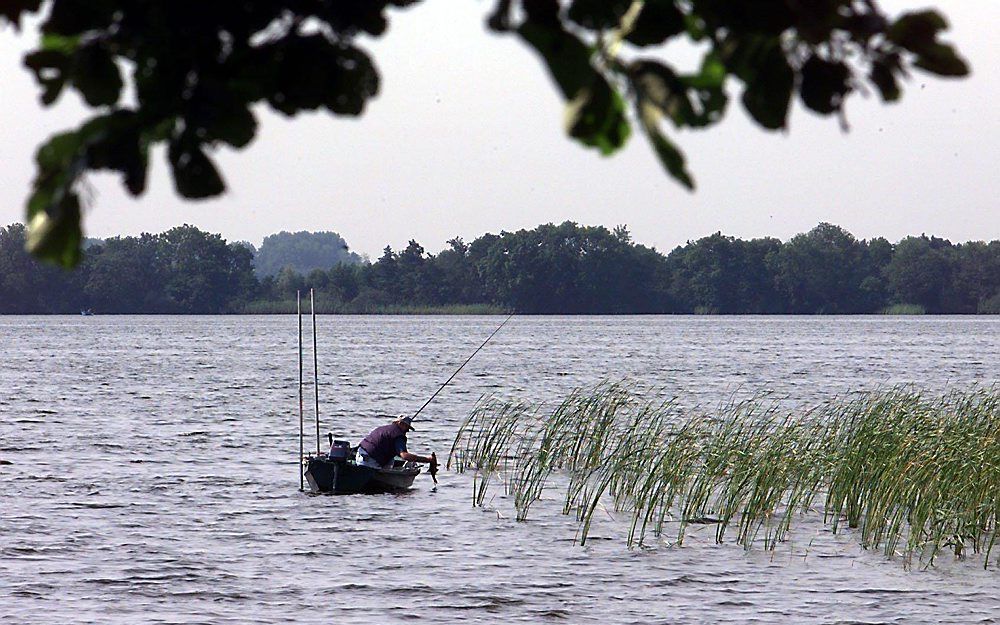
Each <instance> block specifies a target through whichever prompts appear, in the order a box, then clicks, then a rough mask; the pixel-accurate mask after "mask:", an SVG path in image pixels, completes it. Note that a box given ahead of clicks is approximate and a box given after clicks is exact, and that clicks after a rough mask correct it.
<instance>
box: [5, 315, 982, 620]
mask: <svg viewBox="0 0 1000 625" xmlns="http://www.w3.org/2000/svg"><path fill="white" fill-rule="evenodd" d="M500 321H501V318H495V317H321V318H320V328H319V329H320V337H319V343H320V358H319V361H320V362H319V364H320V398H321V405H320V411H321V420H322V432H323V435H324V438H325V433H326V432H327V431H331V430H332V431H334V432H336V433H337V434H338V435H339V436H344V437H347V438H350V439H352V440H353V441H354V442H356V441H357V440H358V439H359V438H360V437H361V436H363V435H364V434H365V433H366V432H367V431H368V430H369V429H371V428H372V427H375V426H376V425H380V424H382V423H384V422H385V421H386V419H387V417H385V416H381V415H392V414H398V413H403V412H412V411H413V410H415V409H416V408H417V407H418V406H419V405H420V404H421V403H422V402H423V400H424V399H425V398H426V397H427V396H429V395H430V394H431V393H432V392H433V391H434V389H435V388H436V386H437V384H439V383H440V382H441V381H443V380H444V379H446V378H447V377H448V375H449V374H450V373H451V371H452V370H453V369H454V368H455V367H456V366H458V364H460V363H461V362H462V360H464V359H465V357H466V356H467V355H468V354H469V353H471V351H472V350H473V349H475V347H477V346H478V345H479V343H480V342H481V341H482V340H483V338H485V336H487V335H488V334H489V333H490V332H491V331H492V330H493V328H495V327H496V326H497V325H498V324H499V322H500ZM307 330H308V325H307ZM295 332H296V322H295V319H294V318H293V317H101V316H96V317H0V460H5V461H8V462H10V463H11V464H9V465H0V622H2V623H29V622H31V623H34V622H39V621H44V622H57V623H98V622H99V623H123V624H124V623H129V624H132V623H137V622H145V623H285V622H297V623H332V622H338V623H371V622H373V621H382V622H405V621H408V620H414V621H415V620H417V619H420V620H422V621H423V622H429V623H448V624H451V623H459V622H482V621H484V620H487V619H489V620H495V621H497V622H550V621H551V622H565V623H643V624H646V623H674V624H684V623H692V624H693V623H717V622H718V623H994V622H998V620H1000V577H998V576H1000V573H998V572H997V571H996V570H995V569H992V570H990V571H983V570H982V569H981V568H977V567H976V566H974V565H972V566H970V565H969V564H968V563H954V562H951V561H949V560H948V559H947V558H944V559H943V560H942V561H941V563H940V565H939V566H938V567H937V568H935V569H933V570H929V571H921V570H916V571H912V570H911V571H908V570H904V568H903V567H902V565H901V564H900V563H899V562H898V561H892V560H887V559H886V558H884V557H883V556H882V555H881V554H880V553H869V552H864V551H862V550H861V549H860V548H859V547H858V546H857V544H856V542H855V540H854V539H853V538H852V537H851V536H850V535H849V534H846V535H836V536H835V535H833V534H831V533H830V532H829V530H828V529H827V528H825V527H824V526H823V524H822V523H821V519H819V518H818V517H815V518H813V517H807V518H804V519H802V520H801V521H800V522H799V524H798V525H797V529H795V530H794V531H793V533H792V540H791V541H790V542H789V543H788V544H785V545H782V546H780V547H779V548H778V550H777V551H776V552H775V553H773V554H772V553H767V552H764V551H763V550H761V549H757V550H752V551H750V552H749V553H744V551H743V549H742V548H741V547H739V546H735V545H731V544H727V545H721V546H719V545H715V544H714V528H713V527H712V526H704V527H701V528H692V530H691V531H690V532H691V533H690V534H689V537H688V540H687V541H686V543H685V545H684V546H683V547H681V548H678V547H675V546H671V545H670V544H669V541H663V542H661V543H660V544H657V545H655V546H654V548H651V549H642V550H629V549H628V548H626V546H625V540H624V537H625V525H624V522H623V521H622V520H621V519H617V520H616V519H614V518H612V516H611V515H610V514H609V515H605V516H603V517H602V518H601V520H600V522H599V524H598V525H597V527H596V528H595V530H594V537H593V538H594V539H593V540H591V542H589V543H588V545H587V546H586V547H583V548H581V547H579V546H578V545H576V544H575V543H574V540H573V539H574V534H575V524H574V522H573V520H572V519H567V518H565V517H562V516H560V515H559V514H558V513H557V511H556V509H557V507H558V502H557V501H545V502H542V503H541V505H539V506H538V507H537V508H533V513H532V518H531V519H530V520H529V521H528V522H526V523H517V522H515V521H514V520H513V519H512V516H513V515H512V511H511V508H510V505H509V503H508V502H507V501H505V500H504V497H503V493H502V492H497V493H496V496H495V498H494V499H492V500H491V501H490V502H489V505H488V506H487V508H486V509H476V508H473V507H472V506H471V505H470V504H471V484H470V482H471V477H470V476H467V475H454V474H443V475H442V476H440V479H441V484H440V485H439V486H438V487H437V488H432V484H431V483H430V482H429V480H425V479H424V477H421V478H418V480H417V484H416V486H417V487H416V488H415V489H413V490H412V491H410V492H408V493H405V494H402V495H385V496H359V497H322V496H321V497H316V496H309V495H307V494H304V493H300V492H299V491H298V484H299V478H298V474H297V468H296V454H297V451H298V428H299V424H298V396H297V384H296V382H297V375H298V371H297V365H296V335H295ZM307 362H308V363H310V364H311V360H308V361H307ZM998 370H1000V319H995V318H994V319H990V318H981V317H980V318H957V317H945V318H930V317H923V318H909V317H904V318H898V317H896V318H891V317H844V318H830V317H823V318H820V317H811V318H791V317H782V318H761V317H728V318H727V317H617V318H616V317H544V318H539V317H525V318H517V317H515V318H514V320H512V321H511V323H510V324H509V325H508V327H506V328H505V329H504V330H503V331H502V332H501V333H500V334H499V335H497V337H496V338H495V339H494V341H493V342H492V343H491V344H490V345H489V346H488V347H487V348H486V349H485V350H483V351H482V352H481V353H480V354H479V356H477V357H476V359H475V360H473V362H472V363H471V364H470V365H469V366H468V367H467V368H466V370H465V371H463V372H462V374H460V375H459V377H458V378H456V380H455V382H454V383H453V384H454V386H453V387H449V389H448V390H446V391H445V392H444V393H442V395H441V396H440V398H439V400H437V401H436V402H435V403H434V404H432V405H431V407H430V408H429V409H428V410H427V413H426V416H427V419H426V420H422V421H421V422H419V423H418V431H417V432H415V433H414V434H412V435H411V436H410V448H411V450H413V451H417V452H419V453H425V452H428V451H430V450H436V451H437V452H438V454H439V455H443V454H444V453H446V451H447V449H448V447H449V445H450V442H451V438H452V436H453V435H454V432H455V429H456V427H457V425H458V423H459V422H460V421H461V419H462V418H463V417H464V416H465V415H466V414H467V413H468V411H469V409H470V408H471V407H472V406H473V405H474V403H475V401H476V400H477V399H478V398H479V397H480V396H482V395H483V394H484V393H500V394H503V395H505V396H516V397H520V398H525V399H532V400H538V401H542V400H552V399H555V398H560V397H562V396H563V395H565V394H566V393H567V392H569V391H570V390H571V389H573V388H575V387H578V386H586V385H590V384H594V383H596V382H598V381H600V380H603V379H625V378H627V379H630V380H634V381H636V382H637V383H639V384H640V385H642V386H643V387H644V388H648V389H655V390H656V392H660V393H664V394H678V395H680V396H681V397H682V400H683V401H684V402H685V403H686V405H691V406H694V405H695V404H702V405H706V406H711V405H714V404H717V403H718V402H720V401H724V400H725V399H726V398H727V397H730V396H732V395H733V394H737V395H739V394H746V393H753V392H760V391H772V392H774V393H775V394H776V395H778V396H781V397H785V398H787V399H786V401H788V402H789V403H797V404H807V405H808V404H810V403H816V402H820V401H823V400H825V399H828V398H830V397H831V396H832V395H833V394H835V393H842V392H846V391H848V390H852V389H864V388H872V387H875V386H878V385H887V384H897V383H915V384H918V385H919V386H921V387H924V388H929V389H932V390H943V389H946V388H948V387H949V385H952V386H954V385H959V386H964V385H968V384H972V383H980V384H983V383H985V384H990V383H995V382H996V381H997V371H998ZM309 374H311V369H309V368H307V375H309ZM311 392H312V389H311V388H308V389H307V396H306V406H307V433H308V434H309V439H308V446H313V447H314V446H315V428H314V426H313V425H312V410H311V409H312V395H311ZM650 392H653V391H650Z"/></svg>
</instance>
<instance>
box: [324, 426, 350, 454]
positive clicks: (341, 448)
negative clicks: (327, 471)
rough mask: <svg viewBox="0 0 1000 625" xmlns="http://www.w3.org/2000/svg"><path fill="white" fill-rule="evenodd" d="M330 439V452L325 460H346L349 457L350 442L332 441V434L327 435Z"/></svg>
mask: <svg viewBox="0 0 1000 625" xmlns="http://www.w3.org/2000/svg"><path fill="white" fill-rule="evenodd" d="M327 436H328V437H329V439H330V451H329V453H327V458H329V459H330V460H347V459H348V458H350V457H351V443H350V441H340V440H334V438H333V433H332V432H331V433H330V434H328V435H327Z"/></svg>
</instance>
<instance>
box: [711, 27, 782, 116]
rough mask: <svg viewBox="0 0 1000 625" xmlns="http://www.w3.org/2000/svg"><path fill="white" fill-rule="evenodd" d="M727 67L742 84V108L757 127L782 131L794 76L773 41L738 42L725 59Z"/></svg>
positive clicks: (779, 47)
mask: <svg viewBox="0 0 1000 625" xmlns="http://www.w3.org/2000/svg"><path fill="white" fill-rule="evenodd" d="M726 65H727V67H730V68H731V69H732V70H733V72H734V73H735V74H736V75H737V76H739V77H740V79H741V80H743V82H744V84H745V85H746V90H745V91H744V92H743V97H742V101H743V106H744V107H745V108H746V110H747V112H748V113H750V115H751V116H752V117H753V118H754V120H756V121H757V123H758V124H760V125H761V126H763V127H764V128H767V129H770V130H778V129H781V128H784V127H785V126H786V124H787V120H788V108H789V105H790V103H791V100H792V89H793V88H794V86H795V73H794V72H793V71H792V68H791V66H790V65H789V64H788V59H786V58H785V53H784V51H783V50H782V49H781V43H780V41H779V40H778V39H774V38H763V37H758V38H752V39H749V40H746V41H743V42H741V43H740V44H739V45H738V46H737V47H736V49H735V50H734V51H733V53H732V56H731V58H729V59H727V62H726Z"/></svg>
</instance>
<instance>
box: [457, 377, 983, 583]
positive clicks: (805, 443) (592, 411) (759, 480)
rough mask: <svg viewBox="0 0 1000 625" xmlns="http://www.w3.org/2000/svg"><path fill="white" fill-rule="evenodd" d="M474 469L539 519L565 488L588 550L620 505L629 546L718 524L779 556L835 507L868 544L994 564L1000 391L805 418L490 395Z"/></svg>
mask: <svg viewBox="0 0 1000 625" xmlns="http://www.w3.org/2000/svg"><path fill="white" fill-rule="evenodd" d="M452 463H454V466H455V468H456V470H458V471H466V470H473V471H474V472H475V476H474V479H473V501H474V504H475V505H479V506H482V505H483V504H484V501H485V497H486V493H487V491H488V488H489V485H490V484H491V482H492V481H493V480H499V481H500V482H502V484H503V486H504V488H505V489H506V491H507V493H508V494H510V495H511V496H512V498H513V502H514V507H515V509H516V511H517V518H518V519H519V520H524V519H526V518H527V516H528V512H529V509H530V508H531V506H532V504H534V503H535V502H536V501H538V500H539V499H540V498H541V497H542V495H543V493H544V491H545V489H546V487H547V486H548V487H551V484H550V482H551V479H552V478H553V476H555V475H558V476H560V479H559V480H558V482H559V483H560V484H562V485H563V488H564V492H563V494H562V501H563V505H562V512H563V514H567V515H570V514H573V515H575V517H576V519H577V521H578V523H579V526H578V527H579V534H578V537H579V539H580V542H581V543H584V542H586V540H587V537H588V534H589V532H590V529H591V525H592V521H593V519H594V515H595V514H596V512H597V511H598V510H600V509H602V508H603V507H605V506H606V505H611V506H612V507H613V508H614V510H615V511H617V512H620V513H624V514H626V515H628V516H629V517H630V519H631V522H630V526H629V528H630V529H629V533H628V543H629V544H630V545H635V544H642V543H643V541H644V540H645V539H646V538H647V536H648V535H652V536H653V537H660V536H663V535H664V533H665V531H666V528H667V527H668V524H674V523H675V524H676V534H675V539H676V541H677V542H678V543H683V541H684V537H685V533H686V531H687V528H688V527H689V526H690V525H691V524H692V523H698V524H705V523H711V524H714V525H715V528H716V531H715V538H716V541H717V542H720V543H721V542H723V541H724V540H725V539H726V537H727V536H730V535H732V536H733V539H734V540H735V542H736V543H738V544H740V545H742V546H743V547H744V548H746V549H750V548H751V547H752V546H753V545H755V544H758V543H760V544H762V545H763V547H764V548H765V549H774V548H775V546H776V545H778V544H779V543H781V542H783V541H785V540H786V539H787V537H788V534H789V532H790V531H791V529H792V526H793V524H794V521H795V519H796V518H797V517H798V516H799V515H801V514H806V513H809V512H811V511H818V512H821V513H822V515H823V519H824V521H825V522H826V523H827V524H828V525H829V526H830V528H831V529H832V531H834V532H839V531H843V530H844V529H845V526H846V529H848V530H849V531H851V532H852V533H854V534H855V535H856V536H857V537H858V540H859V541H860V543H861V545H862V546H863V547H864V548H865V549H879V550H881V551H883V552H884V553H885V554H886V555H887V556H890V557H891V556H896V555H899V556H901V557H902V558H903V560H904V562H905V563H906V564H907V565H910V564H912V563H913V562H914V561H919V562H921V563H924V564H925V565H927V566H929V565H931V564H933V562H934V559H935V557H937V556H938V555H939V554H940V553H942V552H943V551H945V550H947V551H949V552H951V553H954V554H955V555H956V556H958V557H964V556H965V555H967V554H968V553H969V552H972V553H977V554H982V555H983V560H984V563H985V565H986V566H989V563H990V561H991V560H990V558H991V556H992V553H993V550H994V548H995V547H996V544H997V540H998V538H1000V529H998V528H1000V391H998V389H997V388H995V387H991V388H972V389H967V390H955V391H951V392H949V393H947V394H945V395H943V396H929V395H927V394H925V393H922V392H921V391H919V390H917V389H914V388H911V387H895V388H889V389H883V390H877V391H871V392H865V393H857V394H851V395H846V396H843V397H839V398H835V399H833V400H831V401H829V402H826V403H825V404H823V405H821V406H818V407H815V408H813V409H811V410H806V411H789V410H786V409H781V408H780V407H779V404H778V403H777V402H776V401H774V400H772V399H769V398H767V397H759V398H756V399H752V400H748V401H742V402H735V401H734V402H730V403H728V404H725V405H723V406H721V407H720V408H719V409H718V410H716V411H710V412H704V411H689V410H682V409H680V408H679V407H678V405H677V404H676V402H675V401H674V400H670V401H665V402H660V403H654V402H648V401H643V400H642V399H641V397H640V394H639V393H638V392H636V390H635V389H634V388H633V387H631V386H629V385H626V384H621V383H617V384H616V383H604V384H601V385H599V386H598V387H596V388H594V389H592V390H590V391H582V390H577V391H574V392H573V393H571V394H570V395H569V397H567V398H565V399H564V400H563V401H561V402H560V403H559V404H558V405H556V406H555V407H553V408H551V409H548V410H544V409H542V407H539V406H534V405H531V404H528V403H524V402H509V401H504V400H501V399H498V398H496V397H488V398H484V399H483V400H481V401H480V402H479V404H478V405H477V406H476V408H475V409H474V410H473V411H472V413H471V414H470V415H469V417H468V419H466V421H465V422H464V423H463V424H462V426H461V428H460V430H459V432H458V434H457V436H456V437H455V441H454V444H453V446H452V452H451V455H450V458H449V466H451V464H452Z"/></svg>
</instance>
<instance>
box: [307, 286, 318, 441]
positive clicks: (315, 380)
mask: <svg viewBox="0 0 1000 625" xmlns="http://www.w3.org/2000/svg"><path fill="white" fill-rule="evenodd" d="M309 310H310V311H311V312H312V324H313V394H314V395H315V397H316V455H317V456H318V455H319V360H318V356H317V355H316V300H315V298H314V296H313V289H309Z"/></svg>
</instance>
